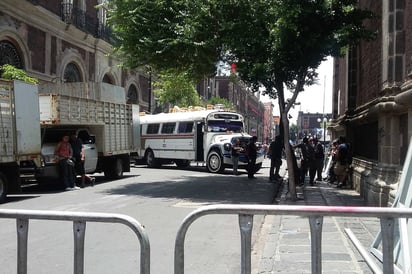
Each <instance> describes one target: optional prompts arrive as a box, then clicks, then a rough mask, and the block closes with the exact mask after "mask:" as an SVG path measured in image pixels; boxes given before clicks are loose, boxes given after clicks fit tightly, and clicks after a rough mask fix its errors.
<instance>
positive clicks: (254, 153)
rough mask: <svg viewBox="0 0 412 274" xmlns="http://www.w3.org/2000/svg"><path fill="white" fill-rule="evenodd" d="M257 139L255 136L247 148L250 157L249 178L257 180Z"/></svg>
mask: <svg viewBox="0 0 412 274" xmlns="http://www.w3.org/2000/svg"><path fill="white" fill-rule="evenodd" d="M256 141H257V137H256V136H253V137H252V138H250V141H249V143H248V145H247V147H246V154H247V157H248V165H247V177H248V178H249V179H253V178H256V177H255V176H254V175H255V172H256V157H257V147H256Z"/></svg>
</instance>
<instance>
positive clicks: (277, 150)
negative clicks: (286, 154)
mask: <svg viewBox="0 0 412 274" xmlns="http://www.w3.org/2000/svg"><path fill="white" fill-rule="evenodd" d="M282 151H283V142H282V138H281V136H280V135H276V137H275V140H274V141H272V142H271V143H270V146H269V152H268V155H269V158H270V169H269V180H271V181H272V180H279V179H281V178H282V177H281V176H280V175H279V170H280V166H281V165H282Z"/></svg>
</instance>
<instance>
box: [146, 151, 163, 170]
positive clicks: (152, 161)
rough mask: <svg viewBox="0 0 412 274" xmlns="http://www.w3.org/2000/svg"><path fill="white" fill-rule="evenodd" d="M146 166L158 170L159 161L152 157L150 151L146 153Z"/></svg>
mask: <svg viewBox="0 0 412 274" xmlns="http://www.w3.org/2000/svg"><path fill="white" fill-rule="evenodd" d="M145 158H146V164H147V166H148V167H150V168H158V167H160V166H161V165H160V160H159V159H156V157H155V156H154V153H153V151H152V150H151V149H149V150H147V151H146V156H145Z"/></svg>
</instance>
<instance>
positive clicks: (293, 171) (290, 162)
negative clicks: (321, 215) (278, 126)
mask: <svg viewBox="0 0 412 274" xmlns="http://www.w3.org/2000/svg"><path fill="white" fill-rule="evenodd" d="M287 117H288V116H287V113H282V114H281V119H282V125H283V143H284V144H285V145H284V146H285V154H286V163H287V167H288V175H289V196H290V199H291V200H292V201H296V200H297V196H296V183H297V182H298V178H297V171H298V170H297V165H296V159H295V157H294V155H293V149H292V146H291V145H290V144H289V120H288V118H287Z"/></svg>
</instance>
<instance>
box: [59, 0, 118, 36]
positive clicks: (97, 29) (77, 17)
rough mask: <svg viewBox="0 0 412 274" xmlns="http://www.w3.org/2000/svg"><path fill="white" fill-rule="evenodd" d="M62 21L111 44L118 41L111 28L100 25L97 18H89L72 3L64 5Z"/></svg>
mask: <svg viewBox="0 0 412 274" xmlns="http://www.w3.org/2000/svg"><path fill="white" fill-rule="evenodd" d="M61 19H62V21H64V22H65V23H67V24H71V25H73V26H75V27H76V28H78V29H79V30H81V31H84V32H86V33H89V34H91V35H93V36H94V37H96V38H100V39H102V40H104V41H106V42H108V43H110V44H113V43H114V42H115V41H117V38H116V36H115V35H114V34H113V30H112V29H111V28H110V27H108V26H106V25H104V24H101V23H99V22H98V21H97V20H96V19H95V18H93V17H90V16H88V15H87V14H86V12H85V11H84V10H81V9H79V8H76V7H74V6H73V4H71V3H62V12H61Z"/></svg>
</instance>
